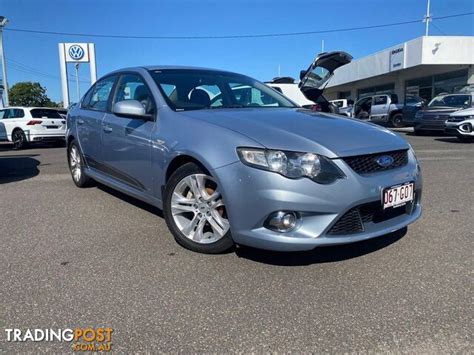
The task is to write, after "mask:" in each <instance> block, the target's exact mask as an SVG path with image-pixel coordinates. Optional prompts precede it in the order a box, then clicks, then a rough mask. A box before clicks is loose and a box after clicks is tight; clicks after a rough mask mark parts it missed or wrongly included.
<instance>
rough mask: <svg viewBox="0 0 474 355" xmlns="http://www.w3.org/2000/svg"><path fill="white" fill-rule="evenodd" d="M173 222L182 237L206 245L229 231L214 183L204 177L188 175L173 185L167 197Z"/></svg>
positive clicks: (210, 178) (222, 204)
mask: <svg viewBox="0 0 474 355" xmlns="http://www.w3.org/2000/svg"><path fill="white" fill-rule="evenodd" d="M171 214H172V217H173V220H174V222H175V224H176V226H177V227H178V229H179V230H180V231H181V233H182V234H183V235H184V236H186V238H188V239H190V240H192V241H194V242H196V243H199V244H209V243H214V242H216V241H218V240H220V239H221V238H222V237H224V236H225V235H226V233H227V232H228V230H229V221H228V219H227V213H226V209H225V205H224V202H223V200H222V195H221V193H220V192H219V189H218V186H217V183H216V181H215V180H214V179H213V178H212V177H210V176H208V175H206V174H192V175H188V176H186V177H184V178H183V179H182V180H181V181H179V182H178V184H176V186H175V188H174V190H173V194H172V196H171Z"/></svg>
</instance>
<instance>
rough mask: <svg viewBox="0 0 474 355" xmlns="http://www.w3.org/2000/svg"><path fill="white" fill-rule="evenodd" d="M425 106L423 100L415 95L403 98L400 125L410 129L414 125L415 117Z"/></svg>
mask: <svg viewBox="0 0 474 355" xmlns="http://www.w3.org/2000/svg"><path fill="white" fill-rule="evenodd" d="M424 105H425V100H423V99H422V98H421V97H419V96H416V95H407V96H405V105H404V106H403V109H402V114H403V116H402V124H403V126H405V127H412V126H413V124H414V123H415V115H416V113H417V112H418V111H420V110H421V109H422V108H423V106H424Z"/></svg>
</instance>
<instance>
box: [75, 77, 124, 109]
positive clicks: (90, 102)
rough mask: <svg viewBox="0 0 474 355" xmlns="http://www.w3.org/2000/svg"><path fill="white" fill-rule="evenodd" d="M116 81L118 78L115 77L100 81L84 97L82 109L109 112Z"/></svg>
mask: <svg viewBox="0 0 474 355" xmlns="http://www.w3.org/2000/svg"><path fill="white" fill-rule="evenodd" d="M116 79H117V76H116V75H114V76H109V77H107V78H104V79H102V80H99V81H98V82H97V83H96V84H95V85H94V86H93V88H92V89H91V90H90V91H89V92H88V93H87V95H86V96H85V97H84V101H83V102H82V107H83V108H86V109H89V110H96V111H107V108H108V104H109V98H110V93H111V92H112V88H113V87H114V84H115V81H116Z"/></svg>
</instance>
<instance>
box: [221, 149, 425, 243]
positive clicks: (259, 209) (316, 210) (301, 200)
mask: <svg viewBox="0 0 474 355" xmlns="http://www.w3.org/2000/svg"><path fill="white" fill-rule="evenodd" d="M333 161H334V162H335V163H336V164H337V165H338V167H339V168H340V169H341V170H342V171H343V172H344V174H345V175H346V178H344V179H340V180H337V181H336V182H334V183H332V184H329V185H321V184H317V183H315V182H313V181H312V180H310V179H307V178H303V179H297V180H292V179H288V178H285V177H283V176H281V175H279V174H276V173H272V172H268V171H263V170H259V169H255V168H252V167H248V166H246V165H244V164H242V163H241V162H236V163H233V164H230V165H227V166H225V167H222V168H219V169H216V170H215V171H214V176H215V177H216V178H217V180H218V182H219V185H220V186H221V190H222V194H223V198H224V201H225V204H226V206H227V214H228V217H229V221H230V225H231V233H232V237H233V239H234V241H235V242H236V243H238V244H243V245H248V246H253V247H256V248H261V249H268V250H279V251H298V250H311V249H314V248H315V247H318V246H324V245H335V244H346V243H352V242H357V241H361V240H365V239H369V238H373V237H377V236H381V235H385V234H388V233H391V232H393V231H396V230H398V229H401V228H404V227H406V226H407V225H408V224H410V223H412V222H414V221H416V220H417V219H418V218H419V217H420V216H421V192H422V179H421V173H420V170H419V167H418V165H417V162H416V159H415V157H414V156H413V154H412V153H411V152H409V161H408V164H407V165H405V166H403V167H400V168H396V169H392V170H388V171H384V172H378V173H373V174H368V175H359V174H357V173H355V172H354V171H353V170H352V169H351V168H350V167H349V166H348V165H347V164H346V163H345V162H344V161H343V160H341V159H335V160H333ZM409 181H413V182H414V183H415V201H414V203H413V206H412V207H411V208H410V213H406V214H402V215H398V216H394V217H393V218H390V219H387V220H384V221H380V222H377V223H375V222H371V221H369V222H367V223H364V224H363V227H364V228H363V231H360V232H355V233H351V234H341V235H337V234H330V233H329V231H330V230H331V228H332V226H333V225H334V224H335V223H336V222H337V221H339V220H340V219H341V217H342V216H344V215H345V214H346V213H347V212H348V211H350V210H351V209H353V208H354V207H357V206H361V205H364V204H368V203H376V202H380V201H381V191H382V189H383V188H386V187H391V186H395V185H399V184H403V183H405V182H409ZM276 211H295V212H297V213H298V214H299V215H300V216H301V219H300V220H299V224H298V227H297V228H296V229H294V230H293V231H290V232H287V233H280V232H274V231H271V230H269V229H267V228H265V227H264V222H265V220H266V218H267V217H268V216H269V215H270V214H271V213H273V212H276Z"/></svg>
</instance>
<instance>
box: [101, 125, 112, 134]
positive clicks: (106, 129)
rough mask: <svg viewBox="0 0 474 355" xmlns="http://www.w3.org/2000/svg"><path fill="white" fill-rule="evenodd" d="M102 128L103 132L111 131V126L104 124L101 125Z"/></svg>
mask: <svg viewBox="0 0 474 355" xmlns="http://www.w3.org/2000/svg"><path fill="white" fill-rule="evenodd" d="M102 129H103V130H104V132H105V133H110V132H112V127H110V126H104V127H102Z"/></svg>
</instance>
